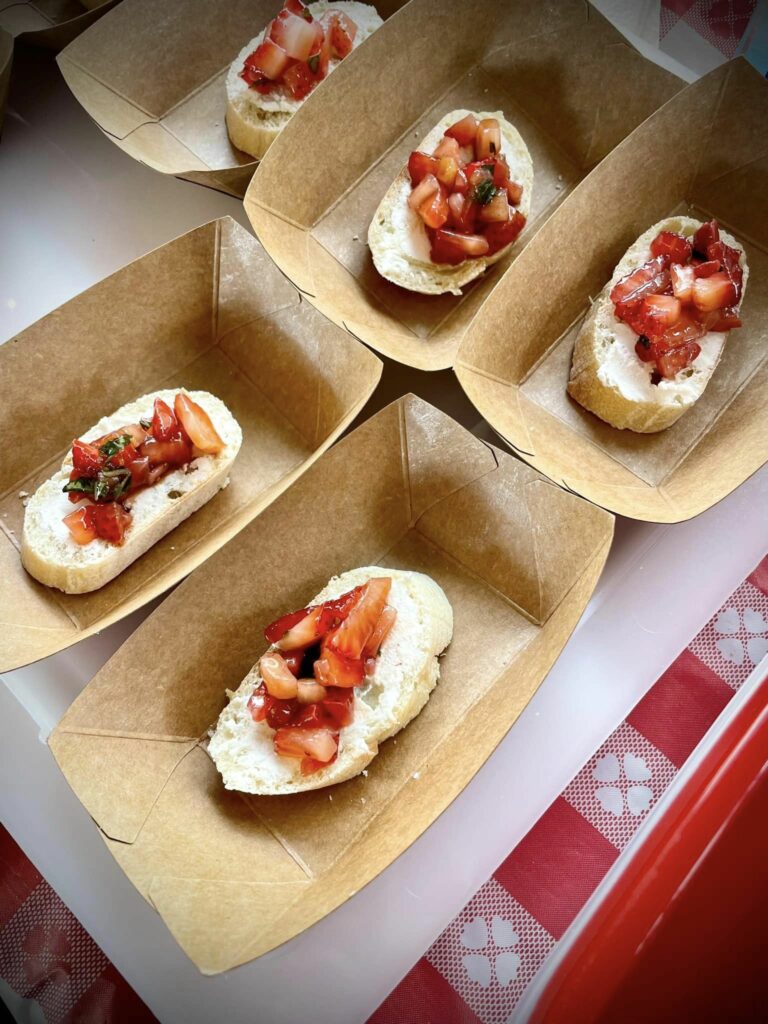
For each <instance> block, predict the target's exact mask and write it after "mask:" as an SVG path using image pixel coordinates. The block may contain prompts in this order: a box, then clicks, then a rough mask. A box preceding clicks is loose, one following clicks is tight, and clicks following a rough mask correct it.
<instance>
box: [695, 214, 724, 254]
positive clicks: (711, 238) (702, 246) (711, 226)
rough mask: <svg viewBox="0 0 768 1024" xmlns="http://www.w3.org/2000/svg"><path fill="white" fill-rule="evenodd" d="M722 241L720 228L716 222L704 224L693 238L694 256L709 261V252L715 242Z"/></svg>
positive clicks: (711, 221) (710, 221)
mask: <svg viewBox="0 0 768 1024" xmlns="http://www.w3.org/2000/svg"><path fill="white" fill-rule="evenodd" d="M719 241H720V228H719V227H718V223H717V221H716V220H709V221H707V222H706V223H704V224H702V225H701V227H700V228H699V229H698V230H697V232H696V234H695V235H694V236H693V254H694V256H698V257H699V259H703V260H704V259H708V256H707V250H708V249H709V247H710V245H712V243H713V242H719Z"/></svg>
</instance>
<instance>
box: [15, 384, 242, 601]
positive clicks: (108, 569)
mask: <svg viewBox="0 0 768 1024" xmlns="http://www.w3.org/2000/svg"><path fill="white" fill-rule="evenodd" d="M241 443H242V431H241V430H240V426H239V424H238V423H237V421H236V420H235V418H234V417H233V416H232V414H231V413H230V411H229V410H228V409H227V407H226V405H224V403H223V402H222V401H220V400H219V399H218V398H216V397H214V396H213V395H209V394H208V393H207V392H206V391H192V392H186V391H158V392H155V393H153V394H150V395H144V396H143V397H142V398H138V399H136V401H135V402H131V403H130V404H129V405H124V406H123V407H122V408H121V409H118V410H117V412H116V413H114V414H113V415H112V416H108V417H105V418H104V419H102V420H100V421H99V422H98V423H97V424H96V426H95V427H92V428H91V429H90V430H89V431H87V432H86V433H85V434H83V436H82V437H80V438H77V439H76V440H75V441H73V442H72V448H71V449H70V451H69V452H68V454H67V456H66V458H65V459H64V463H63V465H62V467H61V469H60V470H59V471H58V472H57V473H56V474H55V475H54V476H52V477H51V478H50V479H49V480H46V481H45V483H43V484H41V485H40V487H38V489H37V490H36V491H35V493H34V494H33V495H32V497H31V498H30V499H29V502H28V504H27V507H26V510H25V515H24V530H23V536H22V543H21V560H22V563H23V565H24V568H25V569H26V570H27V572H28V573H30V575H31V576H34V577H35V579H37V580H39V581H40V582H41V583H45V584H46V586H49V587H56V588H57V589H58V590H63V591H64V592H65V593H67V594H82V593H86V592H88V591H91V590H97V589H98V588H99V587H102V586H103V585H104V584H105V583H107V582H109V580H111V579H114V577H115V576H117V575H118V574H119V573H121V572H122V571H123V569H125V568H126V567H127V566H128V565H130V564H131V562H133V561H135V560H136V559H137V558H138V557H139V556H140V555H143V554H144V552H145V551H147V550H148V549H149V548H150V547H152V545H153V544H156V543H157V541H159V540H160V538H161V537H164V536H165V535H166V533H169V532H170V531H171V530H173V529H174V528H175V527H176V526H178V525H179V523H181V522H183V520H185V519H186V518H187V517H188V516H191V515H192V513H193V512H196V511H197V510H198V509H199V508H200V507H201V506H202V505H204V504H205V503H206V502H207V501H209V500H210V499H211V498H212V497H213V496H214V494H216V492H217V491H219V490H220V489H221V488H222V487H226V485H227V484H228V483H229V470H230V468H231V466H232V463H233V462H234V460H235V456H236V455H237V453H238V451H239V450H240V445H241Z"/></svg>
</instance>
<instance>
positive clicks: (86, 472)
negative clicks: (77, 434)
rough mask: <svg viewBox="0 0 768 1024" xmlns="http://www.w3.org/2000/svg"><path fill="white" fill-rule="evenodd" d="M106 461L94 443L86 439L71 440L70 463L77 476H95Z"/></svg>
mask: <svg viewBox="0 0 768 1024" xmlns="http://www.w3.org/2000/svg"><path fill="white" fill-rule="evenodd" d="M106 461H107V459H106V456H105V455H102V453H101V452H100V451H99V449H98V448H97V447H96V445H93V444H88V442H87V441H73V442H72V465H73V466H74V469H75V471H76V473H77V475H78V476H96V475H97V474H98V472H99V470H100V469H101V468H102V467H103V466H104V463H105V462H106Z"/></svg>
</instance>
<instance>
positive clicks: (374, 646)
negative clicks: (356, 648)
mask: <svg viewBox="0 0 768 1024" xmlns="http://www.w3.org/2000/svg"><path fill="white" fill-rule="evenodd" d="M396 619H397V610H396V609H395V608H393V607H392V606H391V605H386V606H385V608H384V611H383V612H382V613H381V615H380V616H379V621H378V622H377V623H376V628H375V629H374V631H373V632H372V633H371V635H370V637H369V638H368V643H367V644H366V645H365V648H364V649H363V658H375V657H376V656H377V655H378V653H379V648H380V647H381V645H382V644H383V643H384V641H385V640H386V638H387V637H388V636H389V634H390V631H391V629H392V627H393V626H394V624H395V620H396Z"/></svg>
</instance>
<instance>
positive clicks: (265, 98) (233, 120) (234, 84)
mask: <svg viewBox="0 0 768 1024" xmlns="http://www.w3.org/2000/svg"><path fill="white" fill-rule="evenodd" d="M307 7H308V8H309V10H310V11H311V13H312V17H313V18H315V19H317V18H320V17H321V16H322V15H323V14H325V12H326V11H330V10H333V11H342V12H343V13H344V14H347V15H349V17H350V18H351V19H352V20H353V21H354V23H355V24H356V25H357V34H356V35H355V38H354V41H353V43H352V48H353V49H355V48H356V47H358V46H359V45H360V43H362V42H363V41H364V40H365V39H367V38H368V36H369V35H371V34H372V33H373V32H375V31H376V29H377V28H379V27H380V26H381V25H383V24H384V22H383V21H382V20H381V18H380V17H379V15H378V13H377V11H376V9H375V8H374V7H371V6H370V5H369V4H361V3H357V2H354V0H338V2H337V3H328V2H326V0H320V2H319V3H315V4H307ZM275 13H277V11H275ZM270 24H271V23H270ZM268 28H269V25H267V26H266V27H265V28H264V29H263V30H262V31H261V32H260V33H259V34H258V35H257V36H256V38H255V39H252V40H251V41H250V42H249V43H248V44H247V46H244V47H243V49H242V50H241V51H240V53H239V54H238V55H237V57H236V58H235V60H233V61H232V64H231V66H230V69H229V73H228V74H227V131H228V132H229V138H230V140H231V142H232V145H233V146H236V147H237V148H238V149H241V150H242V151H243V152H244V153H249V154H250V155H251V156H252V157H255V158H256V159H257V160H261V158H262V157H263V156H264V154H265V153H266V152H267V150H268V149H269V147H270V146H271V145H272V143H273V142H274V141H275V139H276V138H277V136H278V135H279V134H280V132H281V131H282V130H283V128H285V126H286V124H287V123H288V122H289V121H290V119H291V117H292V116H293V114H295V113H296V111H297V110H298V109H299V107H300V106H301V105H302V103H303V102H304V100H295V99H294V98H293V97H292V96H291V94H290V92H289V91H288V89H287V88H286V87H285V86H284V85H279V86H277V87H276V88H275V89H273V90H272V91H271V92H269V93H267V94H266V95H262V94H261V93H259V92H257V91H256V90H255V89H251V88H249V87H248V85H247V84H246V83H245V82H244V81H243V79H242V78H241V77H240V72H241V71H242V70H243V63H244V61H245V58H246V57H248V56H249V55H250V54H251V53H253V51H254V50H255V49H256V47H257V46H258V45H259V43H261V42H263V40H264V36H265V35H266V32H267V29H268ZM339 63H340V62H339V61H337V60H332V61H330V63H329V65H328V73H329V74H330V73H331V71H333V69H334V68H335V67H336V65H337V64H339ZM310 95H311V93H310Z"/></svg>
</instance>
